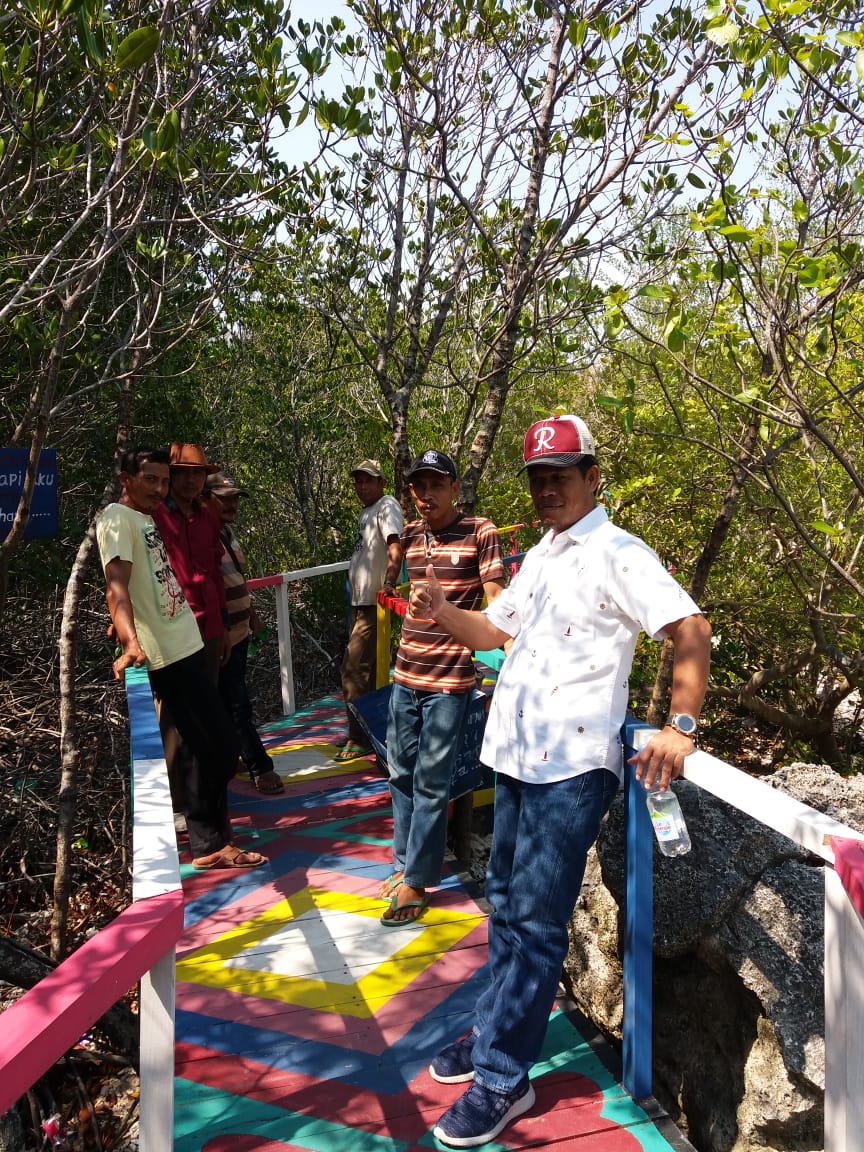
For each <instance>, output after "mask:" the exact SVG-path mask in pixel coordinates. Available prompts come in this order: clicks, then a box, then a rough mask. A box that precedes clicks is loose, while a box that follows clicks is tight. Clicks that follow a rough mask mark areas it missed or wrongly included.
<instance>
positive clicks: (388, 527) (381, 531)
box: [348, 496, 402, 605]
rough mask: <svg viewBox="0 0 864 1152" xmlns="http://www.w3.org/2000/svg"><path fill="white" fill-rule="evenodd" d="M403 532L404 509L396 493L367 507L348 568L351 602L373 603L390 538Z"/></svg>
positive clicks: (381, 579) (358, 526) (358, 524)
mask: <svg viewBox="0 0 864 1152" xmlns="http://www.w3.org/2000/svg"><path fill="white" fill-rule="evenodd" d="M401 534H402V509H401V508H400V507H399V501H398V500H396V498H395V497H393V496H382V497H381V498H380V500H376V501H375V503H374V504H370V505H369V507H368V508H364V509H363V511H362V512H361V513H360V518H359V519H358V521H357V533H356V535H355V537H354V552H353V554H352V556H351V566H350V568H349V569H348V584H349V587H350V588H351V603H352V604H367V605H368V604H374V603H375V598H376V597H377V595H378V592H379V591H380V589H381V585H382V584H383V583H384V576H385V575H386V573H387V541H388V539H389V538H390V537H391V536H396V537H397V538H398V537H399V536H400V535H401Z"/></svg>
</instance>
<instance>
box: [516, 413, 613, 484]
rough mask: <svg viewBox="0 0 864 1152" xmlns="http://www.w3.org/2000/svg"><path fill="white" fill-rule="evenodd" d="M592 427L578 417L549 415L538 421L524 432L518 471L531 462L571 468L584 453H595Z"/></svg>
mask: <svg viewBox="0 0 864 1152" xmlns="http://www.w3.org/2000/svg"><path fill="white" fill-rule="evenodd" d="M595 455H596V450H595V448H594V437H593V436H592V435H591V429H590V428H589V427H588V425H587V424H586V423H585V421H584V420H582V419H581V418H580V417H579V416H550V417H548V419H546V420H538V421H537V423H536V424H532V425H531V427H530V428H529V429H528V431H527V432H526V433H525V448H524V451H523V452H522V458H523V459H524V461H525V464H524V466H523V468H522V469H521V471H523V472H524V470H525V468H530V467H531V465H532V464H548V465H550V466H551V467H552V468H570V467H572V465H574V464H578V463H579V461H580V460H581V459H582V457H583V456H595Z"/></svg>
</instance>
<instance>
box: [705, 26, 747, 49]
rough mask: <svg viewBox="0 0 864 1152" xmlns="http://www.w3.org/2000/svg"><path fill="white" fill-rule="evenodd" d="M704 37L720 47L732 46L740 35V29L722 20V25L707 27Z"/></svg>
mask: <svg viewBox="0 0 864 1152" xmlns="http://www.w3.org/2000/svg"><path fill="white" fill-rule="evenodd" d="M705 35H706V36H707V37H708V39H709V40H711V41H713V43H715V44H719V45H720V46H721V47H726V45H727V44H734V43H735V41H736V40H737V39H738V37H739V36H740V35H741V29H740V28H739V27H738V25H737V24H733V23H732V21H731V20H724V21H723V22H722V24H715V25H714V26H713V27H709V28H708V30H707V32H706V33H705Z"/></svg>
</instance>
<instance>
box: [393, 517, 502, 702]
mask: <svg viewBox="0 0 864 1152" xmlns="http://www.w3.org/2000/svg"><path fill="white" fill-rule="evenodd" d="M402 552H403V554H404V557H405V565H406V568H407V570H408V578H409V580H411V581H415V580H425V578H426V566H427V565H428V564H432V566H433V568H434V569H435V575H436V577H437V578H438V580H439V581H440V582H441V586H442V587H443V589H444V595H445V596H446V597H447V599H448V600H449V601H450V603H451V604H455V605H456V606H457V607H458V608H464V609H466V610H467V611H469V612H471V611H476V610H477V609H479V608H480V606H481V604H482V602H483V584H484V583H486V582H488V581H490V580H503V578H504V565H503V564H502V563H501V547H500V544H499V541H498V529H497V528H496V527H495V525H494V524H493V523H492V521H491V520H485V519H483V518H482V517H480V516H462V515H461V514H460V515H457V516H456V518H455V520H453V521H452V523H450V524H448V525H447V527H446V528H441V529H439V530H438V531H437V532H433V531H432V529H431V528H429V526H428V525H427V524H426V522H425V521H424V520H414V521H412V522H411V523H410V524H408V525H407V526H406V528H405V530H404V531H403V533H402ZM394 679H395V680H396V682H397V683H398V684H403V685H404V686H405V687H406V688H414V689H418V690H419V691H421V692H468V691H470V689H472V688H473V687H474V666H473V664H472V662H471V652H470V650H469V649H468V648H465V647H463V645H462V644H458V643H457V642H456V641H455V640H454V639H453V638H452V637H451V636H450V635H449V633H447V632H445V631H443V629H442V628H441V627H440V626H439V625H438V624H436V623H435V621H434V620H418V619H416V618H415V617H413V616H406V617H405V620H404V621H403V624H402V638H401V640H400V642H399V650H398V652H397V653H396V667H395V670H394Z"/></svg>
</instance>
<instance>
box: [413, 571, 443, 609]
mask: <svg viewBox="0 0 864 1152" xmlns="http://www.w3.org/2000/svg"><path fill="white" fill-rule="evenodd" d="M444 603H445V596H444V589H443V588H442V587H441V584H440V583H439V581H438V578H437V577H436V575H435V569H434V568H433V567H432V565H431V564H427V565H426V579H425V580H416V581H414V582H413V583H412V585H411V595H410V596H409V598H408V604H409V607H410V609H411V615H412V616H416V617H417V619H418V620H434V619H435V617H436V615H437V614H438V613H439V612H440V611H441V608H442V607H443V605H444Z"/></svg>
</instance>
